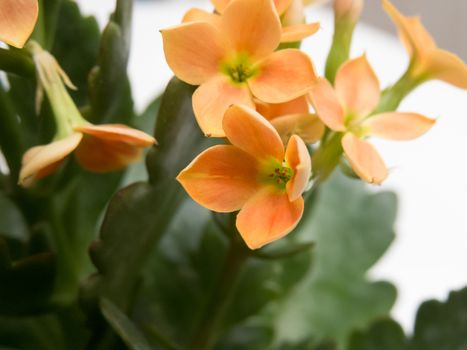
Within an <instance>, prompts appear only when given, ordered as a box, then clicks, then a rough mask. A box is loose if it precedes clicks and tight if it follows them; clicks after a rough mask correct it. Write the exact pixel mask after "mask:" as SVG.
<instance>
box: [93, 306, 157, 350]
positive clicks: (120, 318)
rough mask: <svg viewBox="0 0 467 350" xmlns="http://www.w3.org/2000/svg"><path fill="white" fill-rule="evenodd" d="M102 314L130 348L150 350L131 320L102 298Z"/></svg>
mask: <svg viewBox="0 0 467 350" xmlns="http://www.w3.org/2000/svg"><path fill="white" fill-rule="evenodd" d="M100 307H101V310H102V314H103V315H104V317H105V318H106V320H107V321H108V322H109V323H110V324H111V325H112V327H113V329H114V330H115V332H117V334H118V335H119V336H120V337H121V338H122V339H123V341H124V342H125V344H126V345H128V347H129V349H131V350H150V349H151V347H150V346H149V344H148V343H147V341H146V339H145V338H144V336H143V335H142V334H141V333H140V331H139V330H138V328H136V327H135V325H134V324H133V323H132V322H131V320H130V319H129V318H128V317H127V316H126V315H125V314H124V313H123V312H122V311H120V310H119V309H118V308H117V307H116V306H115V305H114V304H112V302H111V301H109V300H107V299H102V300H101V302H100Z"/></svg>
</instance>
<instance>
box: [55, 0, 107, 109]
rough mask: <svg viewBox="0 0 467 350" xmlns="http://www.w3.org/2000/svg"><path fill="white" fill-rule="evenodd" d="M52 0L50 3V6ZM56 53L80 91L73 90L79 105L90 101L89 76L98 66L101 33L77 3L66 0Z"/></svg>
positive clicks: (63, 2)
mask: <svg viewBox="0 0 467 350" xmlns="http://www.w3.org/2000/svg"><path fill="white" fill-rule="evenodd" d="M47 2H48V1H46V3H47ZM57 28H58V29H57V30H56V32H55V33H54V34H55V40H54V45H53V49H52V54H53V55H54V56H55V58H56V59H57V61H58V62H59V63H60V65H61V66H62V68H63V69H64V71H65V72H66V73H67V74H68V75H69V77H70V79H71V81H72V82H73V84H75V85H76V87H77V88H78V90H76V91H69V93H70V95H71V96H72V97H73V99H74V101H75V102H76V104H77V105H78V106H80V105H84V104H86V103H87V100H88V86H87V77H88V75H89V73H90V72H91V69H92V68H93V66H94V65H95V62H96V59H97V54H98V49H99V40H100V31H99V26H98V24H97V21H96V19H95V18H94V17H84V16H83V15H82V14H81V12H80V9H79V7H78V5H77V4H76V2H74V1H70V0H63V1H62V4H61V6H60V11H59V14H58V26H57Z"/></svg>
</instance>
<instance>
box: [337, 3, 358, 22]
mask: <svg viewBox="0 0 467 350" xmlns="http://www.w3.org/2000/svg"><path fill="white" fill-rule="evenodd" d="M362 10H363V0H334V13H335V15H336V19H337V20H346V21H350V22H353V23H355V22H357V20H358V19H359V17H360V15H361V13H362Z"/></svg>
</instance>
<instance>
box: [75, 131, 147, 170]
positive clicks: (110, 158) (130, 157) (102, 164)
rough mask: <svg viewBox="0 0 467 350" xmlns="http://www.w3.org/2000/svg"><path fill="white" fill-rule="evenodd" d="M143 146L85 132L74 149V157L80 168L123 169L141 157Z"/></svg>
mask: <svg viewBox="0 0 467 350" xmlns="http://www.w3.org/2000/svg"><path fill="white" fill-rule="evenodd" d="M143 147H144V146H138V145H135V144H131V143H128V142H126V141H120V140H118V139H115V138H113V137H110V138H106V137H102V135H96V136H94V135H92V134H85V135H84V137H83V140H82V141H81V143H80V145H79V146H78V148H77V149H76V151H75V157H76V160H77V161H78V163H79V164H80V165H81V167H82V168H84V169H86V170H89V171H92V172H96V173H106V172H111V171H117V170H121V169H124V168H125V167H127V166H128V165H129V164H131V163H134V162H136V161H138V160H139V159H141V156H142V153H143Z"/></svg>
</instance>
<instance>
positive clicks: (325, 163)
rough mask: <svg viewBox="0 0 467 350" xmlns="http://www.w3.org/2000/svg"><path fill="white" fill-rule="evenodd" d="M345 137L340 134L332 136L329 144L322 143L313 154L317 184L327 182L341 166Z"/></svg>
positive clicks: (329, 137)
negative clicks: (342, 142)
mask: <svg viewBox="0 0 467 350" xmlns="http://www.w3.org/2000/svg"><path fill="white" fill-rule="evenodd" d="M343 135H344V134H343V133H339V132H337V133H332V134H330V135H329V136H328V140H327V142H325V143H322V144H321V145H320V146H319V148H318V149H317V150H316V152H315V153H314V154H313V157H312V162H313V169H314V173H313V177H314V180H315V181H316V182H317V183H321V182H323V181H324V180H326V179H327V178H328V177H329V176H330V175H331V174H332V172H333V171H334V169H335V168H336V167H337V165H338V164H339V160H340V158H341V155H342V152H343V150H342V145H341V140H342V137H343Z"/></svg>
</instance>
